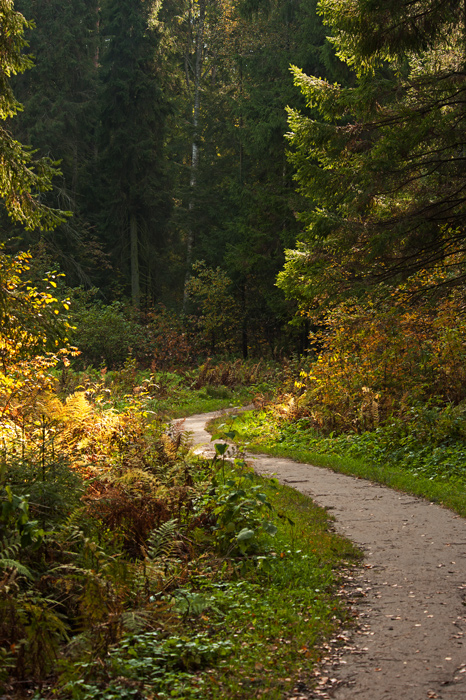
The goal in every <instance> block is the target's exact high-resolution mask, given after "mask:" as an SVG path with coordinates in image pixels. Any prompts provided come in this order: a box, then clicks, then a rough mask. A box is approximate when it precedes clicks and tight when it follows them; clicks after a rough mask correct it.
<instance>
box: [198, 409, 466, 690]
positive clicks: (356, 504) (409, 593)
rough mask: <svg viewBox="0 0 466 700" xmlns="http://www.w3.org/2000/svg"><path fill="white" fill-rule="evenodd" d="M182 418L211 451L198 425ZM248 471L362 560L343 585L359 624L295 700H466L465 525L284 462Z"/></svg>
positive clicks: (259, 458) (380, 491)
mask: <svg viewBox="0 0 466 700" xmlns="http://www.w3.org/2000/svg"><path fill="white" fill-rule="evenodd" d="M218 415H219V414H218V413H212V414H202V415H197V416H192V417H190V418H187V419H186V421H185V423H184V428H185V430H188V431H190V432H192V435H193V440H194V443H195V444H196V445H198V446H201V445H203V447H202V448H200V447H198V448H197V449H198V450H199V449H202V450H203V451H205V450H209V445H210V451H212V443H210V435H209V434H208V433H207V432H206V431H205V430H204V426H205V423H206V421H208V420H209V419H210V418H213V417H215V416H218ZM247 458H248V461H251V462H252V463H253V466H254V469H255V470H256V471H257V472H258V473H260V474H265V475H268V476H270V475H274V476H276V477H277V478H278V479H279V481H280V482H282V483H286V484H289V485H290V486H292V487H293V488H296V489H298V490H299V491H301V492H303V493H305V494H308V495H309V496H311V497H312V499H313V500H314V501H315V502H316V503H318V504H319V505H321V506H323V507H324V508H326V509H328V510H330V512H331V513H332V515H334V516H335V519H336V522H335V527H336V529H337V530H338V532H340V533H341V534H343V535H345V536H346V537H348V538H349V539H351V540H352V541H353V542H356V543H357V544H358V545H359V546H360V547H361V549H362V550H363V551H364V553H365V562H364V565H363V567H362V568H361V570H360V572H359V573H358V574H357V575H356V576H355V578H354V580H353V581H352V582H351V583H350V586H351V587H352V589H353V590H352V591H350V594H352V595H353V597H355V599H356V601H357V603H356V606H357V612H358V615H359V629H358V630H357V632H356V633H355V634H354V635H353V640H352V643H351V645H348V646H347V647H346V650H345V649H343V651H342V652H341V653H340V654H339V655H338V658H334V659H333V660H332V662H329V667H328V669H326V670H327V671H328V680H327V682H326V683H325V682H324V683H321V685H320V688H321V689H320V690H316V691H313V692H311V693H310V694H309V692H308V693H307V694H302V693H299V692H298V693H297V694H296V700H298V699H299V700H301V699H303V700H304V699H305V698H318V697H320V698H322V697H331V698H336V700H356V698H357V700H427V699H428V698H439V700H466V640H465V635H466V607H465V606H466V520H464V519H463V518H461V517H460V516H458V515H455V514H454V513H452V512H451V511H448V510H446V509H444V508H442V507H440V506H437V505H434V504H431V503H428V502H427V501H423V500H421V499H418V498H414V497H413V496H408V495H406V494H401V493H398V492H397V491H393V490H391V489H389V488H386V487H384V486H380V485H378V484H373V483H372V482H369V481H365V480H362V479H357V478H353V477H349V476H346V475H343V474H335V473H334V472H332V471H330V470H328V469H323V468H320V467H313V466H311V465H309V464H300V463H298V462H294V461H292V460H290V459H280V458H276V457H268V456H266V455H248V457H247Z"/></svg>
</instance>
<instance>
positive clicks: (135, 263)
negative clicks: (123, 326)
mask: <svg viewBox="0 0 466 700" xmlns="http://www.w3.org/2000/svg"><path fill="white" fill-rule="evenodd" d="M129 235H130V240H131V303H132V305H133V306H134V307H136V308H138V307H139V301H140V298H141V291H140V286H139V241H138V220H137V217H136V214H131V215H130V219H129Z"/></svg>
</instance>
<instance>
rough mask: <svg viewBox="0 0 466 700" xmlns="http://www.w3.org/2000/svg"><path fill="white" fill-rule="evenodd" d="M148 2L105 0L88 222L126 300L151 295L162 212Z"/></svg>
mask: <svg viewBox="0 0 466 700" xmlns="http://www.w3.org/2000/svg"><path fill="white" fill-rule="evenodd" d="M157 11H158V6H157V3H155V2H148V1H147V2H143V1H142V0H106V1H105V3H104V4H103V7H102V25H101V30H102V35H103V44H104V50H103V53H102V59H101V64H102V65H101V71H100V118H99V133H98V140H97V143H98V158H97V160H96V170H95V178H96V179H95V183H96V185H97V187H98V192H97V204H98V208H99V211H98V212H97V213H96V225H97V227H98V229H99V230H100V232H101V236H102V240H103V243H104V246H105V249H106V250H107V251H108V252H109V254H110V256H111V260H112V263H113V265H114V268H115V270H117V271H118V272H119V274H120V279H121V280H122V281H123V285H124V289H125V290H126V291H128V292H130V293H131V299H132V303H133V305H135V306H139V303H140V299H141V294H145V295H147V296H153V295H154V294H157V291H158V288H159V285H158V280H157V278H158V274H159V272H160V266H159V259H160V255H161V251H162V250H163V247H164V237H165V230H166V222H167V217H168V214H169V210H170V205H169V196H168V192H167V182H166V176H165V165H164V129H165V119H166V115H167V113H168V103H167V100H166V98H165V96H164V94H163V91H162V88H161V77H160V66H159V56H158V51H159V46H160V40H161V28H160V26H159V24H158V20H157Z"/></svg>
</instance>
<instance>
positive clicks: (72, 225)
mask: <svg viewBox="0 0 466 700" xmlns="http://www.w3.org/2000/svg"><path fill="white" fill-rule="evenodd" d="M15 4H16V5H17V7H18V9H19V10H20V11H21V12H22V13H23V14H24V15H25V16H26V17H27V18H28V19H29V20H32V21H33V23H34V25H35V27H34V29H33V30H32V31H30V32H28V42H29V46H30V50H31V52H32V54H33V56H34V64H35V65H34V67H33V68H32V70H30V71H27V72H26V73H25V74H24V75H22V76H20V77H19V78H17V79H16V80H15V85H14V87H15V94H16V95H17V96H18V99H19V101H20V102H21V103H22V104H23V110H22V112H21V113H20V114H19V115H18V119H16V120H15V122H14V124H13V129H14V134H15V136H17V137H18V138H19V139H20V140H22V141H24V142H26V143H28V144H32V145H33V146H34V148H36V149H37V150H38V152H39V153H40V154H43V155H44V156H49V157H51V158H53V159H56V160H60V168H61V171H62V177H61V178H59V179H56V180H55V186H54V188H53V190H52V191H51V192H50V193H49V194H48V196H47V200H46V201H47V202H48V203H50V204H51V205H52V206H59V207H62V208H66V209H67V210H70V211H71V212H72V213H73V217H72V218H71V219H68V220H67V221H66V222H65V223H63V224H62V225H61V226H60V227H58V228H57V229H56V230H55V231H54V233H53V234H48V235H47V237H46V242H47V246H48V248H49V250H51V252H52V254H53V255H54V256H55V257H56V258H58V259H59V260H60V263H61V265H62V268H63V269H64V270H66V271H67V273H68V274H69V279H70V281H78V282H80V281H84V280H86V279H87V272H86V269H87V271H88V269H89V262H90V261H89V259H88V258H89V257H90V256H89V249H90V245H89V235H88V228H89V227H88V225H87V222H86V202H85V197H84V187H85V184H86V168H87V166H88V163H89V160H90V158H91V157H92V156H93V144H94V131H95V107H96V88H95V84H96V72H97V60H98V0H67V1H66V2H63V0H34V1H32V0H17V2H16V3H15ZM19 234H20V238H22V239H25V241H24V242H25V243H26V244H27V243H32V242H34V240H36V239H37V236H29V237H25V236H24V234H21V233H20V232H19Z"/></svg>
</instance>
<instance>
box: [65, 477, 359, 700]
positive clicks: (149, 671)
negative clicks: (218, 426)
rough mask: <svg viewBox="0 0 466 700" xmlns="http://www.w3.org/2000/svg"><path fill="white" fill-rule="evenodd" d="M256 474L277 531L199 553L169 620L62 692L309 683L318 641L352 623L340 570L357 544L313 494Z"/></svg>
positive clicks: (216, 692) (273, 692) (252, 689)
mask: <svg viewBox="0 0 466 700" xmlns="http://www.w3.org/2000/svg"><path fill="white" fill-rule="evenodd" d="M227 470H228V467H227ZM230 475H231V472H230V474H228V473H227V475H226V478H228V477H229V476H230ZM252 478H253V483H254V484H256V485H260V487H261V489H262V490H264V491H265V492H266V493H267V496H268V498H269V500H270V501H271V502H272V504H273V517H274V519H275V522H276V525H277V528H278V529H277V533H276V535H275V536H274V537H263V538H262V539H261V541H260V543H259V548H258V549H257V551H255V552H254V553H249V554H248V555H247V556H243V557H241V556H238V557H236V558H235V557H233V558H231V557H224V556H219V557H217V558H215V559H212V557H208V558H206V559H205V560H204V563H202V559H201V561H200V562H198V563H197V564H196V568H195V570H193V571H191V572H190V575H189V576H188V577H187V578H186V581H185V584H184V587H183V588H182V589H178V590H174V591H172V592H171V593H169V594H168V595H167V596H165V599H164V600H165V603H166V604H167V605H168V606H171V611H172V621H171V623H170V628H167V629H166V630H164V629H163V628H162V629H160V630H155V631H154V632H142V633H138V634H135V635H133V636H130V637H126V638H125V639H123V640H122V642H120V643H119V644H118V645H116V646H115V647H113V649H112V650H111V651H110V653H109V654H108V655H107V657H106V658H105V659H104V660H101V659H99V660H98V662H91V664H88V665H87V666H86V668H84V667H83V668H82V670H81V669H80V674H79V676H78V678H79V680H74V681H73V682H72V683H70V684H68V686H67V687H66V688H65V694H64V697H69V696H70V694H71V695H72V697H73V699H75V700H90V699H91V698H99V699H100V698H103V699H104V700H126V698H128V699H129V698H132V697H141V695H140V694H139V693H141V694H142V696H143V697H148V698H151V697H153V698H157V699H158V700H162V699H163V700H168V699H169V698H176V699H178V700H194V699H196V700H206V699H207V698H210V699H213V700H221V699H223V698H231V699H233V698H237V699H238V700H240V699H244V698H252V697H254V698H260V697H263V698H268V699H269V700H274V699H275V700H282V699H283V698H284V697H285V696H286V695H287V694H288V693H290V692H292V690H293V688H294V687H295V686H296V683H297V682H298V681H300V682H301V683H305V684H306V685H307V686H308V687H309V688H310V687H311V685H312V678H313V675H312V670H313V668H314V666H315V664H316V662H317V661H318V660H319V658H320V656H321V651H320V649H321V648H322V644H323V643H324V642H325V641H327V640H328V639H329V638H330V637H331V636H332V635H333V634H334V633H335V632H336V630H338V629H339V628H340V627H341V625H342V624H345V625H347V626H349V625H351V622H352V618H350V616H349V612H348V609H347V608H346V607H345V604H344V603H343V602H342V598H341V596H339V595H338V591H339V587H340V577H341V575H340V573H339V572H341V571H342V570H343V569H344V568H347V567H349V566H351V567H352V566H354V565H355V564H356V563H357V562H358V561H359V559H360V552H359V551H358V550H357V549H356V548H355V546H354V545H353V544H352V543H351V542H349V541H348V540H345V539H344V538H343V537H341V536H339V535H337V534H335V533H334V532H332V529H331V525H330V521H331V517H329V516H328V514H327V513H326V511H325V510H324V509H322V508H320V507H318V506H316V505H315V504H314V503H313V502H312V501H311V500H310V499H309V498H307V497H306V496H304V495H302V494H300V493H298V492H296V491H295V490H293V489H291V488H289V487H286V486H282V485H279V484H278V483H277V482H276V481H275V480H269V479H263V478H261V477H258V476H254V477H252ZM194 536H195V533H193V537H194ZM164 600H163V599H162V600H161V601H160V602H161V603H163V602H164ZM176 612H177V613H178V622H177V623H174V622H173V614H174V613H176ZM84 679H85V680H84ZM60 697H62V695H60Z"/></svg>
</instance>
